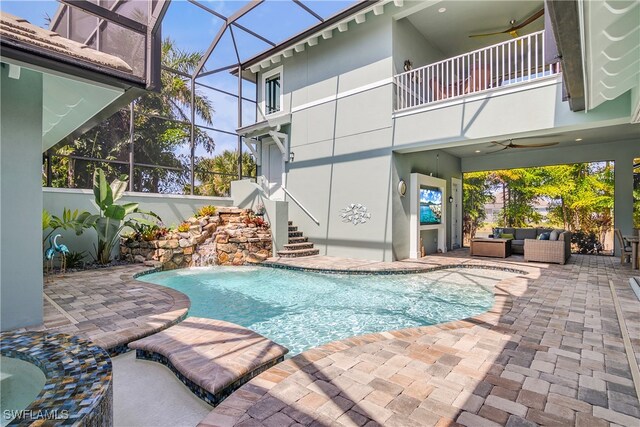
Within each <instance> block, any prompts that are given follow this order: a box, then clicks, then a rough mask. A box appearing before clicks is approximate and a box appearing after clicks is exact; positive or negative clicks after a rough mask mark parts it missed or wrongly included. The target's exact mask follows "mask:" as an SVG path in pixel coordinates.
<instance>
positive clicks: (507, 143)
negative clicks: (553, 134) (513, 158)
mask: <svg viewBox="0 0 640 427" xmlns="http://www.w3.org/2000/svg"><path fill="white" fill-rule="evenodd" d="M491 143H492V144H495V145H499V146H501V147H502V148H500V149H499V150H496V151H494V153H497V152H498V151H502V150H507V149H509V148H543V147H551V146H553V145H558V144H559V142H545V143H541V144H526V145H525V144H514V143H513V139H507V140H506V141H491Z"/></svg>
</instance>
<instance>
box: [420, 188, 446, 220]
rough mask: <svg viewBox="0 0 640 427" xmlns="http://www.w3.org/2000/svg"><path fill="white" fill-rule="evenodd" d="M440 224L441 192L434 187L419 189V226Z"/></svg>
mask: <svg viewBox="0 0 640 427" xmlns="http://www.w3.org/2000/svg"><path fill="white" fill-rule="evenodd" d="M441 223H442V191H440V189H439V188H435V187H423V186H421V187H420V225H433V224H441Z"/></svg>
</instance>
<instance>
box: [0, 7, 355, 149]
mask: <svg viewBox="0 0 640 427" xmlns="http://www.w3.org/2000/svg"><path fill="white" fill-rule="evenodd" d="M133 1H135V0H133ZM355 1H356V0H303V3H304V4H305V5H306V6H308V7H309V8H310V9H312V10H313V11H314V12H315V13H317V14H318V15H320V16H322V17H323V18H327V17H329V16H331V15H333V14H335V13H337V12H339V11H341V10H343V9H345V8H346V7H348V6H350V5H352V4H353V3H355ZM200 3H202V4H203V5H205V6H206V7H208V8H210V9H213V10H215V11H216V12H218V13H221V14H222V15H225V16H229V15H231V14H233V13H234V12H235V11H236V10H238V9H239V8H241V7H242V6H244V5H245V4H247V3H248V0H224V1H222V0H200ZM0 9H1V10H2V11H4V12H7V13H11V14H13V15H17V16H19V17H21V18H25V19H27V20H28V21H29V22H31V23H32V24H35V25H38V26H40V27H43V28H47V25H48V19H47V17H53V16H54V15H55V13H56V10H57V9H58V2H57V1H55V0H21V1H18V0H0ZM318 22H319V21H318V20H317V19H316V18H315V17H313V16H312V15H310V14H309V13H307V12H306V11H304V10H303V9H302V8H301V7H299V6H297V5H296V4H294V3H293V2H292V1H291V0H266V1H265V2H264V3H262V4H260V5H259V6H257V7H256V8H255V9H253V10H252V11H251V12H250V13H248V14H247V15H245V16H243V17H242V18H240V19H239V20H238V23H239V24H241V25H243V26H245V27H247V28H248V29H250V30H252V31H254V32H256V33H259V34H260V35H262V36H263V37H265V38H267V39H269V40H271V41H272V42H274V43H278V42H281V41H283V40H286V39H287V38H289V37H291V36H293V35H295V34H297V33H299V32H301V31H303V30H305V29H306V28H308V27H310V26H312V25H315V24H317V23H318ZM221 26H222V20H221V19H219V18H217V17H215V16H214V15H212V14H210V13H208V12H206V11H204V10H202V9H200V8H199V7H197V6H195V5H193V4H191V3H189V2H187V1H186V0H173V1H172V2H171V5H170V6H169V10H168V11H167V14H166V16H165V19H164V21H163V23H162V35H163V37H170V38H171V39H172V40H173V41H174V43H175V45H176V46H177V47H179V48H180V49H182V50H185V51H190V52H194V51H196V52H202V53H204V52H205V51H206V50H207V48H208V47H209V45H210V43H211V41H212V39H213V38H214V37H215V35H216V34H217V32H218V30H219V29H220V28H221ZM233 36H234V37H235V39H236V43H237V45H238V54H239V55H240V59H241V60H243V61H244V60H246V59H248V58H250V57H252V56H254V55H256V54H258V53H260V52H262V51H264V50H266V49H267V48H269V47H270V46H269V45H268V44H266V43H265V42H263V41H261V40H259V39H257V38H255V37H253V36H251V35H249V34H248V33H246V32H244V31H242V30H238V29H234V32H233ZM236 62H237V59H236V53H235V50H234V48H233V44H232V39H231V34H230V33H229V31H227V32H225V34H224V36H223V37H222V39H221V42H220V43H219V44H218V47H217V48H216V50H215V51H214V52H213V53H212V55H211V57H210V58H209V60H208V61H207V63H206V64H205V69H207V70H213V69H216V68H220V67H224V66H226V65H231V64H235V63H236ZM196 81H201V82H202V83H204V84H207V85H209V86H213V87H216V88H219V89H223V90H225V91H227V92H231V93H234V94H237V92H238V84H237V80H236V78H235V77H233V76H231V75H230V74H229V73H228V72H220V73H216V74H214V75H212V76H208V77H206V78H203V79H199V80H196ZM197 90H198V92H199V93H200V94H201V95H205V96H207V97H208V98H209V99H210V100H211V101H212V104H213V107H214V110H215V113H214V116H213V121H214V124H213V127H215V128H218V129H222V130H225V131H229V132H235V129H236V128H237V125H238V123H237V105H236V100H235V98H234V97H231V96H228V95H224V94H221V93H219V92H215V91H211V90H209V89H206V88H204V87H199V88H197ZM243 92H244V93H243V95H244V96H245V97H248V98H254V97H255V86H253V85H251V84H249V83H245V84H244V85H243ZM247 94H248V95H247ZM243 108H244V111H245V114H243V125H244V126H246V125H248V124H251V123H253V122H254V121H255V114H254V111H255V110H254V107H253V105H252V104H251V103H246V102H245V103H244V105H243ZM208 132H209V133H210V134H211V136H213V138H214V140H215V141H216V152H222V151H223V150H225V149H230V150H235V149H236V147H237V137H235V136H233V135H226V134H223V133H220V132H212V131H208ZM184 150H187V151H188V147H183V148H182V149H181V150H180V151H184ZM181 154H182V153H181ZM197 155H205V153H204V152H202V151H201V152H198V153H197Z"/></svg>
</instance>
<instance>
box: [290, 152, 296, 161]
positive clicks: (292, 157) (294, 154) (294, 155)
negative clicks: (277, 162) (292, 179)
mask: <svg viewBox="0 0 640 427" xmlns="http://www.w3.org/2000/svg"><path fill="white" fill-rule="evenodd" d="M295 157H296V153H294V152H293V151H290V152H289V162H293V159H294V158H295Z"/></svg>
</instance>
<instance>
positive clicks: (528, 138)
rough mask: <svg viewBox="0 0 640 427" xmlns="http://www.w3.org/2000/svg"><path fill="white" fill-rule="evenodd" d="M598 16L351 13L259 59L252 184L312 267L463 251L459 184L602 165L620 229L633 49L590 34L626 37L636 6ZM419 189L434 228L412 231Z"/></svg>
mask: <svg viewBox="0 0 640 427" xmlns="http://www.w3.org/2000/svg"><path fill="white" fill-rule="evenodd" d="M598 3H599V2H581V1H576V2H543V1H513V2H502V1H500V2H490V1H489V2H484V1H483V2H480V1H446V0H445V1H402V0H395V1H389V0H381V1H370V2H362V3H358V4H356V5H355V6H353V7H351V8H350V9H348V10H346V11H344V12H342V13H340V14H338V15H336V16H334V17H333V18H331V19H328V20H326V21H324V22H321V23H320V24H318V25H317V26H315V27H313V28H311V29H309V30H307V31H305V32H303V33H301V34H299V35H297V36H295V37H293V38H291V39H289V40H287V41H285V42H283V43H281V44H279V45H277V46H275V47H274V48H272V49H270V50H268V51H266V52H263V53H262V54H260V55H257V56H256V57H254V58H252V59H250V60H248V61H246V62H245V63H244V64H242V69H243V78H245V79H249V80H251V81H253V82H255V83H256V86H257V105H258V114H257V117H258V119H257V121H256V123H252V124H248V125H245V126H243V127H241V128H240V129H238V133H239V135H241V136H243V137H244V140H245V143H246V144H247V146H248V147H250V149H251V150H252V151H253V152H254V154H255V156H256V158H257V163H258V167H259V170H258V175H259V176H260V180H261V185H262V186H263V188H264V189H265V192H266V193H267V194H268V195H269V197H270V198H272V199H277V200H287V201H288V202H289V219H290V220H292V221H293V222H294V223H295V224H296V226H298V227H300V229H301V230H303V231H304V233H305V235H306V236H308V237H309V239H310V240H311V241H312V242H313V243H314V244H315V246H316V248H319V249H320V253H321V254H324V255H332V256H342V257H354V258H364V259H372V260H385V261H391V260H397V259H405V258H415V257H418V256H419V255H420V253H421V246H424V248H425V250H426V252H427V253H434V252H436V251H442V252H445V251H447V250H450V249H452V248H456V247H459V246H461V243H462V174H463V173H464V172H467V171H475V170H487V169H491V168H494V169H495V168H509V167H526V166H536V165H549V164H560V163H571V162H581V161H597V160H613V161H615V162H616V197H615V198H616V228H622V229H623V230H626V229H629V230H628V231H630V229H631V228H632V224H631V211H632V206H631V200H632V197H631V192H632V159H633V157H634V156H636V157H637V156H640V136H639V135H640V130H639V126H638V125H637V122H638V108H639V100H638V89H639V86H640V85H639V84H638V76H639V74H638V72H637V67H635V68H634V66H633V64H634V63H635V64H636V65H637V62H634V61H636V59H635V57H636V55H638V46H637V44H634V42H633V40H632V39H633V37H629V38H625V37H622V38H620V39H618V40H617V41H615V42H614V41H611V38H610V37H609V38H608V39H607V38H606V37H604V36H603V34H604V33H606V29H607V28H617V29H618V31H621V32H622V31H623V30H624V29H625V28H626V31H627V32H629V31H636V33H637V26H638V22H639V21H637V20H635V21H634V17H636V16H637V15H638V13H639V11H640V8H638V7H630V8H627V9H625V10H623V11H613V10H608V12H607V9H606V8H603V7H601V6H600V5H599V4H598ZM636 6H637V5H636ZM543 10H544V11H545V12H544V13H543V12H542V11H543ZM567 10H569V12H567ZM574 12H575V13H574ZM605 15H606V16H605ZM527 18H531V19H530V21H531V22H529V23H528V24H527V25H526V26H524V27H523V28H521V29H518V30H517V31H511V32H509V31H505V32H504V33H503V34H497V35H491V36H486V37H485V36H483V37H470V36H473V35H476V34H478V33H487V32H492V29H498V28H500V27H501V26H502V27H504V28H507V29H509V28H510V26H511V27H515V26H517V25H518V23H522V22H523V21H526V20H527ZM571 19H573V20H574V21H571ZM511 20H513V21H511ZM572 22H573V23H572ZM603 22H604V23H603ZM605 24H606V25H605ZM607 25H609V26H610V27H607ZM634 28H635V30H634ZM550 33H553V35H554V36H555V37H551V34H550ZM554 39H555V40H554ZM607 40H609V44H607ZM576 43H577V44H576ZM608 51H609V52H613V51H616V52H630V54H628V55H626V54H624V55H619V56H620V59H619V60H617V61H614V62H613V63H612V62H611V61H609V60H607V59H606V58H609V57H610V56H611V55H609V56H607V52H608ZM600 52H604V56H603V55H596V53H598V54H599V53H600ZM607 67H609V69H611V67H619V69H620V70H621V72H620V74H619V75H618V77H616V78H613V79H609V80H606V78H608V74H607V73H606V70H607ZM603 69H604V70H605V71H604V72H603V71H602V70H603ZM630 70H635V71H630ZM605 80H606V81H605ZM567 99H568V100H567ZM634 122H635V123H634ZM550 143H551V144H553V145H551V144H550ZM510 144H511V145H510ZM514 144H515V145H518V146H525V147H520V148H518V147H513V146H512V145H514ZM547 144H549V145H547ZM527 145H528V147H527ZM532 145H538V146H537V147H534V146H532ZM507 146H508V147H507ZM505 147H507V148H505ZM627 160H628V162H627ZM626 163H629V164H628V165H627V164H626ZM420 188H425V189H427V188H428V189H435V190H438V191H439V192H440V194H441V197H442V207H441V209H442V218H441V220H440V223H439V224H425V223H422V224H421V221H420V215H419V209H420V203H419V197H420V196H419V194H420Z"/></svg>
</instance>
